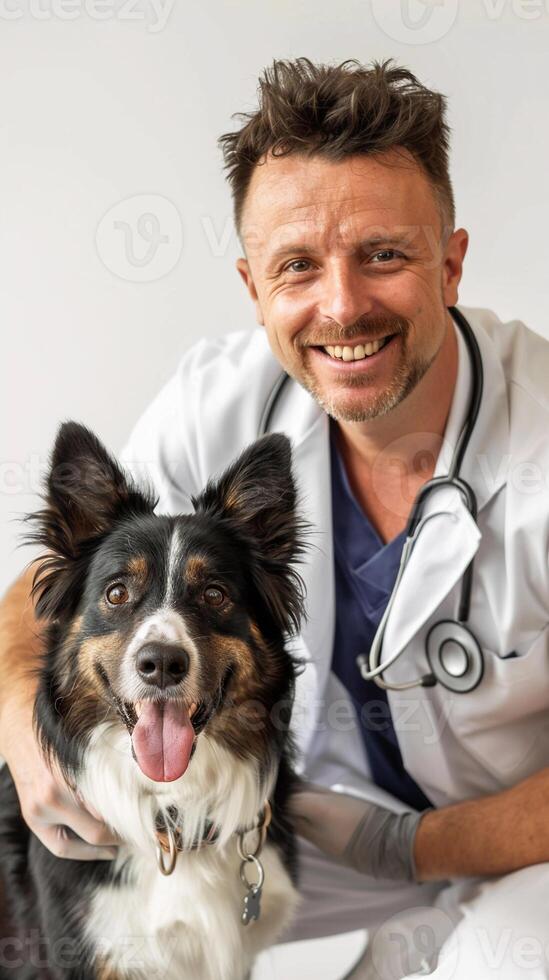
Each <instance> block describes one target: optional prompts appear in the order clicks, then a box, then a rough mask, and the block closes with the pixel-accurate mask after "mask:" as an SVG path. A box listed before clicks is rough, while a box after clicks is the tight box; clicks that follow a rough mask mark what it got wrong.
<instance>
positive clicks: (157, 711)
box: [132, 701, 194, 783]
mask: <svg viewBox="0 0 549 980" xmlns="http://www.w3.org/2000/svg"><path fill="white" fill-rule="evenodd" d="M193 742H194V728H193V726H192V723H191V719H190V717H189V712H188V710H187V708H186V707H185V705H184V704H181V702H177V701H164V702H161V703H158V702H155V701H142V702H141V714H140V715H139V718H138V719H137V724H136V726H135V728H134V730H133V734H132V744H133V750H134V752H135V757H136V759H137V763H138V765H139V768H140V769H141V771H142V772H144V773H145V775H146V776H148V777H149V779H154V780H155V781H156V782H157V783H169V782H171V781H172V780H173V779H178V778H179V776H182V775H183V773H184V772H185V770H186V768H187V766H188V765H189V759H190V757H191V750H192V747H193Z"/></svg>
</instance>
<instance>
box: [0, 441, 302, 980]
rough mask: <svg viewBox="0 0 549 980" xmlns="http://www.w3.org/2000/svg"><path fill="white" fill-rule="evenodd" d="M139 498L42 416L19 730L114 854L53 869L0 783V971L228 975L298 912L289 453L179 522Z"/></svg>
mask: <svg viewBox="0 0 549 980" xmlns="http://www.w3.org/2000/svg"><path fill="white" fill-rule="evenodd" d="M155 505H156V501H155V499H154V497H153V495H152V494H151V493H150V492H149V491H148V490H145V491H143V490H142V489H139V488H138V487H137V486H136V485H135V484H134V483H132V481H131V480H129V479H128V478H127V477H126V476H125V475H124V473H123V471H122V470H121V468H120V467H119V466H118V464H117V463H116V461H115V460H114V459H113V458H112V457H111V455H110V454H109V453H108V452H107V451H106V450H105V448H104V447H103V446H102V445H101V443H100V442H99V441H98V440H97V438H96V437H95V436H94V435H93V434H92V433H91V432H90V431H89V430H88V429H86V428H85V427H84V426H81V425H79V424H77V423H74V422H67V423H65V424H63V425H62V426H61V428H60V430H59V433H58V436H57V440H56V443H55V447H54V451H53V454H52V459H51V469H50V472H49V476H48V480H47V493H46V495H45V507H44V509H42V510H41V511H39V512H38V513H35V514H32V515H29V517H28V518H27V520H30V521H32V523H33V528H34V530H33V531H32V532H31V533H30V534H29V535H28V536H27V539H28V540H31V541H34V542H35V543H36V542H37V543H39V544H40V545H41V546H43V547H45V548H47V554H46V555H45V556H44V555H43V556H42V557H41V558H40V559H37V561H38V567H37V571H36V574H35V582H34V590H35V593H36V596H37V611H38V614H39V615H40V616H42V617H47V620H48V627H47V635H46V648H45V653H44V657H43V663H42V666H41V668H40V677H39V691H38V696H37V700H36V705H35V724H36V728H37V732H38V734H39V737H40V740H41V743H42V746H43V748H44V751H45V752H46V754H48V755H49V756H50V757H53V758H55V759H56V760H57V762H58V763H59V764H60V766H61V768H62V770H63V772H64V774H65V776H66V779H67V781H68V783H69V785H70V786H71V787H72V788H73V789H74V791H75V793H77V794H78V795H79V796H80V797H81V798H82V799H83V800H84V801H85V802H86V803H88V804H89V805H90V806H91V807H92V808H93V809H94V810H95V811H97V812H98V813H99V814H100V815H101V817H102V818H103V820H104V821H105V822H106V823H107V824H108V825H109V826H110V827H111V828H113V829H114V830H115V831H116V833H117V834H118V835H119V836H120V838H121V839H122V842H123V843H122V844H121V845H120V847H119V851H118V856H117V858H115V859H114V860H113V861H112V862H109V861H98V862H84V861H78V862H76V861H72V860H63V859H60V858H57V857H54V856H53V855H52V854H51V853H50V852H49V851H48V850H47V849H46V848H45V847H44V846H43V845H42V844H41V843H40V841H39V840H38V839H37V838H36V837H35V836H34V835H33V834H32V833H31V832H30V831H29V830H28V828H27V826H26V824H25V823H24V821H23V819H22V817H21V813H20V809H19V804H18V799H17V794H16V791H15V788H14V785H13V782H12V781H11V777H10V774H9V772H8V770H7V767H5V768H4V769H3V770H1V771H0V895H1V893H2V891H3V893H4V901H5V903H6V905H7V909H6V921H4V922H3V923H2V924H1V935H2V937H3V942H2V943H1V945H0V948H1V949H2V960H3V962H2V960H0V976H2V977H6V978H7V977H9V978H12V980H46V978H47V980H57V978H74V980H76V978H81V980H91V978H94V980H116V978H131V980H134V978H136V980H137V978H147V980H150V978H152V977H158V978H162V980H183V978H186V980H243V978H244V977H246V976H247V975H248V973H249V971H250V969H251V967H252V964H253V961H254V958H255V956H256V955H257V953H258V952H259V951H261V950H263V949H265V948H266V947H268V946H269V945H271V944H272V943H273V942H274V940H275V939H276V937H277V935H279V934H280V932H281V930H282V929H283V928H284V927H285V926H286V924H287V923H288V922H289V920H290V919H291V917H292V914H293V912H294V909H295V906H296V903H297V900H298V897H297V890H296V872H297V869H296V849H295V839H294V836H293V832H292V826H291V822H290V820H289V815H288V808H287V801H288V798H289V795H290V793H291V792H292V789H293V788H294V787H295V782H296V778H297V777H296V776H295V775H294V772H293V766H292V761H293V753H294V748H293V743H292V738H291V735H290V733H289V718H290V712H291V704H292V696H293V690H294V682H295V677H296V671H297V669H298V664H297V663H296V661H295V659H294V658H293V657H292V655H291V653H290V652H289V650H288V637H289V636H290V634H291V633H292V632H295V631H296V630H297V629H298V627H299V623H300V619H301V616H302V614H303V587H302V582H301V579H300V576H299V574H298V572H297V571H296V568H295V563H296V562H298V561H299V559H300V557H301V555H302V553H303V548H304V531H305V525H304V524H303V522H302V521H301V520H300V519H299V518H298V516H297V515H296V506H295V505H296V491H295V486H294V482H293V478H292V473H291V452H290V445H289V442H288V440H287V439H286V438H285V437H284V436H282V435H271V436H266V437H264V438H263V439H261V440H259V441H258V442H257V443H255V444H253V445H252V446H251V447H250V448H249V449H247V450H246V451H245V452H243V453H242V455H241V456H240V457H239V458H238V459H237V460H236V462H235V463H234V464H233V465H232V466H231V467H230V468H229V469H228V470H227V471H226V472H225V473H224V474H223V475H222V476H221V477H220V478H219V479H218V480H217V481H215V482H214V481H211V482H210V483H209V484H208V485H207V486H206V488H205V489H204V491H203V492H202V493H201V494H200V495H199V496H198V497H196V498H193V505H194V514H191V515H184V516H176V517H173V516H158V515H156V514H155V513H153V511H154V508H155ZM269 820H270V823H269ZM267 825H268V827H267ZM258 827H259V829H254V828H258ZM262 827H263V830H262V829H261V828H262ZM265 830H266V833H265ZM265 837H266V839H265ZM262 841H263V847H261V844H262ZM254 852H257V856H256V858H254V857H253V854H254ZM263 878H264V881H263V886H262V888H261V890H258V889H257V888H254V885H256V884H261V880H260V879H263ZM0 905H1V901H0Z"/></svg>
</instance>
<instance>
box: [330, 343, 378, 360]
mask: <svg viewBox="0 0 549 980" xmlns="http://www.w3.org/2000/svg"><path fill="white" fill-rule="evenodd" d="M388 339H389V338H388V337H382V338H381V340H373V341H372V342H371V343H368V344H357V346H356V347H339V346H336V347H324V350H325V351H326V353H327V354H329V355H330V357H337V358H339V360H340V361H362V360H363V359H364V358H365V357H371V356H372V354H377V352H378V350H380V349H381V347H383V345H384V344H385V343H386V342H387V340H388Z"/></svg>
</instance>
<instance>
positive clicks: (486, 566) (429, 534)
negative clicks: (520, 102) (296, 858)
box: [122, 307, 549, 938]
mask: <svg viewBox="0 0 549 980" xmlns="http://www.w3.org/2000/svg"><path fill="white" fill-rule="evenodd" d="M460 309H461V310H462V312H463V313H464V315H465V316H466V317H467V319H468V320H469V322H470V324H471V326H472V328H473V330H474V332H475V335H476V337H477V340H478V343H479V346H480V350H481V356H482V361H483V367H484V397H483V399H482V405H481V408H480V412H479V416H478V419H477V423H476V426H475V429H474V432H473V435H472V438H471V441H470V444H469V447H468V449H467V452H466V455H465V459H464V463H463V466H462V470H461V476H462V477H463V478H464V479H465V480H467V481H468V482H469V483H470V484H471V486H472V487H473V489H474V491H475V493H476V496H477V500H478V526H477V525H476V524H475V522H474V520H473V519H472V518H471V516H470V515H469V513H468V512H467V510H466V508H465V506H464V504H463V502H462V499H461V496H460V495H459V494H458V493H457V492H456V491H454V490H441V491H438V492H437V494H436V495H435V494H433V495H432V496H431V497H430V498H429V503H428V506H427V511H428V512H433V513H434V512H435V511H436V512H439V511H440V514H439V516H437V517H434V518H432V519H431V520H429V521H428V522H427V523H426V525H425V527H424V528H423V530H422V533H421V536H420V537H419V539H418V543H417V545H416V547H415V549H414V552H413V554H412V557H411V559H410V562H409V564H408V566H407V568H406V571H405V573H404V576H403V580H402V583H401V586H400V589H399V592H398V595H397V598H396V600H395V604H394V608H393V610H392V613H391V617H390V619H389V622H388V625H387V629H386V633H385V640H384V651H385V655H386V656H388V655H389V653H393V652H395V651H396V650H397V649H399V650H400V649H402V650H403V651H405V652H404V654H403V656H402V657H401V658H400V660H399V661H398V662H397V663H396V664H395V665H394V666H393V667H392V668H391V669H390V671H389V672H388V674H387V677H388V678H389V679H393V680H395V681H400V680H406V679H408V678H411V677H414V676H418V675H420V674H422V673H426V672H427V671H428V664H427V660H426V655H425V637H426V634H427V632H428V630H429V628H430V626H431V625H432V624H433V623H434V622H436V621H438V620H439V619H445V618H455V616H456V612H457V601H458V595H459V585H460V581H461V576H462V573H463V571H464V569H465V568H466V566H467V565H468V563H469V562H470V561H471V558H472V557H473V556H475V569H474V578H473V590H472V603H471V615H470V625H471V627H472V629H473V631H474V633H475V635H476V636H477V638H478V640H479V642H480V645H481V646H482V649H483V651H484V656H485V675H484V678H483V680H482V682H481V684H480V685H479V687H478V688H477V689H476V690H474V691H472V692H470V693H469V694H452V693H451V692H449V691H447V690H446V689H445V688H443V687H442V686H441V685H440V684H438V685H437V686H435V687H434V688H417V689H414V690H412V691H406V692H402V693H393V692H391V693H389V702H390V705H391V712H392V717H393V721H394V725H395V730H396V733H397V737H398V740H399V744H400V748H401V752H402V756H403V760H404V764H405V766H406V768H407V770H408V772H409V773H410V774H411V775H412V776H413V778H414V779H415V780H416V782H417V783H418V784H419V785H420V786H421V787H422V789H423V790H424V792H425V793H426V794H427V796H428V797H429V798H430V799H431V800H432V801H433V803H434V804H435V805H437V806H441V805H445V804H447V803H450V802H454V801H458V800H462V799H465V798H467V797H474V796H478V795H481V794H484V793H488V792H493V791H497V790H498V789H502V788H504V787H506V786H511V785H513V784H515V783H516V782H518V781H519V780H520V779H522V778H524V777H525V776H527V775H529V774H530V773H533V772H534V771H536V770H538V769H540V768H542V767H544V766H547V765H549V662H548V650H549V567H548V544H549V394H548V389H549V385H548V379H549V343H548V342H547V341H546V340H544V339H542V338H541V337H539V336H538V335H536V334H535V333H533V332H532V331H530V330H529V329H527V328H526V327H525V326H524V324H522V323H520V322H519V321H512V322H509V323H502V322H500V320H499V319H498V318H497V317H496V316H495V315H494V314H493V313H492V312H490V311H488V310H481V309H468V308H465V307H460ZM455 329H456V334H457V337H458V350H459V366H458V377H457V384H456V389H455V393H454V398H453V402H452V407H451V411H450V416H449V419H448V424H447V427H446V432H445V439H444V444H443V448H442V450H441V452H440V454H439V458H438V461H437V466H436V471H435V475H438V474H440V473H445V472H446V471H447V468H448V463H449V460H450V458H451V455H452V449H453V446H454V444H455V441H456V438H457V435H458V433H459V431H460V429H461V426H462V424H463V420H464V417H465V413H466V410H467V406H468V398H469V390H470V381H471V367H470V362H469V357H468V355H467V351H466V348H465V343H464V341H463V339H462V337H461V334H460V331H459V329H458V328H455ZM279 374H280V365H279V364H278V362H277V361H276V359H275V358H274V356H273V355H272V353H271V351H270V348H269V346H268V344H267V340H266V336H265V333H264V331H263V330H262V329H255V330H252V331H242V332H238V333H233V334H230V335H228V336H226V337H222V338H220V339H218V340H215V341H201V342H199V343H198V344H196V345H195V346H194V347H192V348H191V349H190V350H189V351H188V352H187V353H186V354H185V355H184V357H183V358H182V360H181V363H180V365H179V367H178V369H177V372H176V373H175V375H174V376H173V378H172V379H171V380H170V381H169V382H168V383H167V385H166V386H165V387H164V388H163V389H162V391H161V392H160V394H159V395H158V396H157V398H156V399H155V400H154V401H153V403H152V404H151V405H150V407H149V408H148V409H147V411H146V412H145V413H144V415H143V416H142V418H141V419H140V421H139V422H138V423H137V426H136V427H135V429H134V431H133V433H132V434H131V437H130V439H129V442H128V443H127V445H126V447H125V449H124V451H123V453H122V460H123V462H124V464H125V465H126V466H127V467H128V468H129V469H130V470H131V471H132V472H133V473H134V475H136V476H137V477H138V478H147V479H149V481H151V480H152V482H153V483H154V486H155V489H156V492H157V493H158V494H159V496H160V502H159V506H158V512H159V513H178V512H184V511H189V510H190V509H191V508H190V501H189V497H190V495H191V494H194V493H197V492H199V491H200V489H201V488H202V486H203V485H204V484H205V482H206V480H207V479H208V478H209V477H211V476H212V475H214V474H216V473H219V472H220V471H222V470H223V469H224V467H225V466H227V465H228V464H229V463H230V462H231V460H232V459H233V458H234V457H235V456H236V455H237V454H238V453H239V452H240V451H241V450H242V449H243V448H244V447H245V446H246V445H248V444H249V443H250V442H252V441H253V440H254V439H256V438H257V436H258V427H259V424H260V419H261V416H262V413H263V410H264V407H265V402H266V399H267V397H268V394H269V392H270V391H271V389H272V386H273V385H274V383H275V381H276V379H277V378H278V377H279ZM270 430H271V431H275V430H276V431H284V432H285V433H286V434H287V435H288V436H289V437H290V438H291V440H292V446H293V464H294V472H295V475H296V478H297V482H298V487H299V490H300V494H301V510H302V512H303V514H304V515H305V517H306V518H307V519H308V520H309V521H311V522H312V524H313V525H314V527H315V529H316V531H315V535H314V539H313V543H314V547H313V548H312V549H309V552H308V556H307V561H306V564H305V565H304V566H303V567H302V573H303V577H304V579H305V583H306V587H307V614H308V616H307V622H306V624H305V626H304V628H303V631H302V633H301V636H300V637H299V639H298V641H296V643H295V648H296V652H298V653H299V654H300V655H302V656H304V657H305V658H306V660H307V667H306V669H305V671H304V672H303V674H302V675H301V677H300V678H299V681H298V689H297V699H296V706H295V709H294V713H293V716H292V724H293V727H294V730H295V733H296V736H297V740H298V745H299V749H300V754H301V764H302V767H303V768H304V770H305V771H306V773H307V775H308V776H309V777H310V778H312V779H316V780H317V781H319V782H322V783H324V784H326V785H333V784H336V783H343V784H345V785H347V786H354V787H355V788H357V789H359V790H360V791H362V792H364V793H366V794H367V795H369V796H371V798H372V799H378V800H384V801H385V802H389V803H390V805H393V806H394V807H395V808H399V807H400V806H401V804H399V802H398V801H395V800H391V798H390V797H387V794H385V793H383V792H382V791H380V790H379V789H377V787H375V786H374V785H373V784H372V782H371V779H370V775H369V768H368V762H367V758H366V754H365V751H364V747H363V743H362V738H361V735H360V732H359V730H358V728H357V725H356V722H355V721H354V715H353V712H352V708H351V705H350V702H349V699H348V697H347V695H346V692H345V691H344V689H343V688H342V686H341V684H340V683H339V681H338V680H337V679H336V678H335V676H334V675H333V674H332V673H331V671H330V661H331V654H332V639H333V628H334V571H333V557H332V527H331V492H330V490H331V487H330V453H329V425H328V417H327V416H326V414H325V413H324V412H323V411H322V410H321V409H320V408H319V406H318V405H317V404H316V402H315V401H314V400H313V399H312V397H311V396H310V395H308V394H307V393H306V392H305V391H304V390H303V389H302V388H301V387H300V386H299V385H297V384H296V383H295V382H293V381H292V382H288V383H287V384H286V386H285V388H284V391H283V393H282V395H281V398H280V400H279V402H278V404H277V407H276V409H275V412H274V415H273V419H272V423H271V426H270ZM509 654H515V656H509ZM303 855H304V886H303V888H304V895H305V903H304V907H303V912H302V919H301V921H300V924H299V925H298V926H297V927H296V929H295V931H294V933H293V934H292V936H300V937H304V938H305V937H307V936H313V935H321V934H324V933H328V932H336V931H344V930H346V929H352V928H357V927H359V926H360V925H365V926H368V925H372V922H374V924H375V923H376V922H379V921H380V917H383V916H385V917H387V915H388V914H390V910H391V909H392V910H393V911H394V912H396V911H398V909H400V908H404V907H407V905H410V904H413V905H416V906H417V905H427V904H429V903H430V902H431V900H432V899H433V896H434V895H435V894H436V893H437V891H438V886H433V885H430V886H416V885H409V886H404V885H396V884H392V883H383V882H382V883H380V882H376V883H373V882H371V881H370V880H369V879H366V878H364V876H358V875H357V874H355V873H354V872H352V871H349V870H347V869H341V868H338V867H336V866H335V865H334V864H333V862H330V861H329V860H327V859H321V858H320V857H319V855H318V854H317V853H313V851H312V850H311V849H309V848H308V847H307V846H304V849H303ZM309 872H310V877H308V874H309Z"/></svg>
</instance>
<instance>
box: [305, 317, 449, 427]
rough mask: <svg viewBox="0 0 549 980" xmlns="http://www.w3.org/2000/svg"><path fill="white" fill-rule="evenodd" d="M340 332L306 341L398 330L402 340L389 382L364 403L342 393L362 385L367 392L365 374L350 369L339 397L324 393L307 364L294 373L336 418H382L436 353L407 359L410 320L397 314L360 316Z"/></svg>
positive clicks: (339, 340)
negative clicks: (398, 358) (408, 361)
mask: <svg viewBox="0 0 549 980" xmlns="http://www.w3.org/2000/svg"><path fill="white" fill-rule="evenodd" d="M336 332H337V328H336V330H334V335H335V333H336ZM339 334H340V336H339V337H336V336H332V337H331V338H330V340H329V341H326V343H322V342H321V341H319V342H318V344H317V342H316V341H315V340H314V339H309V340H308V342H307V343H308V344H309V345H314V346H326V345H327V344H331V345H335V344H340V345H341V346H344V345H345V344H346V343H352V342H353V339H354V338H357V337H364V338H367V337H368V335H371V336H372V337H379V336H388V335H389V334H397V337H398V339H397V341H396V342H397V343H400V344H401V357H400V360H399V363H398V365H397V368H396V371H395V373H394V375H393V377H392V379H391V381H390V382H389V383H388V385H387V386H386V387H385V388H384V389H383V390H382V391H380V392H378V394H377V395H376V396H375V398H373V399H369V401H368V404H364V405H360V404H358V405H357V401H356V398H353V399H352V400H350V403H349V404H348V405H346V404H345V396H344V394H343V392H344V389H348V388H354V389H357V388H364V390H365V391H366V392H367V391H368V388H369V386H370V381H369V379H368V378H367V377H365V376H364V375H359V374H356V375H355V374H353V373H351V372H349V374H348V375H347V378H346V379H345V382H344V384H343V385H341V394H340V395H339V397H338V393H337V389H336V390H335V391H334V390H332V391H331V392H330V394H329V395H326V394H325V393H324V392H323V390H322V387H321V385H320V384H319V383H318V381H317V379H316V377H315V376H314V375H313V373H312V372H311V371H309V370H308V368H307V367H304V368H303V370H302V371H301V372H300V376H299V377H298V376H297V375H294V377H295V380H296V381H298V382H299V384H301V385H302V386H303V388H305V389H306V391H308V392H309V394H310V395H312V396H313V398H314V399H315V401H317V402H318V404H319V405H320V407H321V408H323V409H324V411H325V412H326V413H327V414H328V415H330V416H331V418H333V419H335V421H336V422H367V421H369V420H371V419H375V418H381V416H383V415H387V413H388V412H390V411H392V409H393V408H396V406H397V405H399V404H400V402H402V401H404V399H405V398H407V396H408V395H409V394H410V392H412V391H413V390H414V388H415V387H416V385H417V384H419V382H420V381H421V379H422V378H423V377H424V375H425V374H426V372H427V371H428V369H429V368H430V366H431V364H432V363H433V361H434V359H435V357H436V356H437V353H438V349H437V350H436V351H435V352H434V353H433V354H432V355H430V356H428V357H422V358H421V357H418V358H416V360H414V361H412V362H411V363H407V361H406V353H407V350H406V348H407V340H408V336H409V334H410V321H409V320H407V319H405V318H404V317H400V316H387V315H381V316H373V317H362V318H361V319H360V320H357V321H356V322H355V323H354V324H353V326H352V327H347V328H346V329H345V330H342V329H341V328H339ZM343 335H344V336H343ZM326 356H328V355H326Z"/></svg>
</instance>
